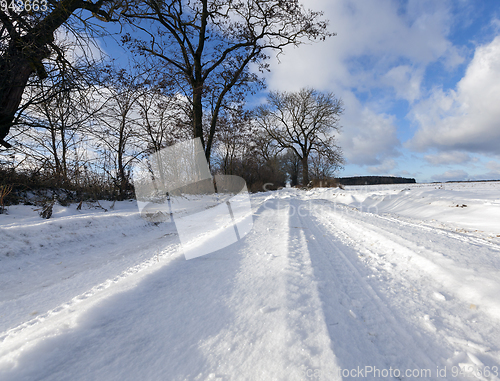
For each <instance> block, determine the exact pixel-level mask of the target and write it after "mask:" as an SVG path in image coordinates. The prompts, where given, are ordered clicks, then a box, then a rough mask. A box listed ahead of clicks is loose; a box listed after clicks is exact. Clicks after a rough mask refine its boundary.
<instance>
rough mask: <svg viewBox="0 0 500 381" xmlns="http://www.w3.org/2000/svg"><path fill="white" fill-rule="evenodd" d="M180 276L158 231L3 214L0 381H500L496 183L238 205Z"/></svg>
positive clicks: (171, 235) (267, 196)
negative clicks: (243, 224) (227, 237)
mask: <svg viewBox="0 0 500 381" xmlns="http://www.w3.org/2000/svg"><path fill="white" fill-rule="evenodd" d="M251 202H252V213H253V220H254V224H253V229H252V231H251V232H250V233H249V234H248V235H246V236H245V237H244V238H243V239H242V240H241V241H239V242H237V243H235V244H233V245H230V246H228V247H226V248H224V249H221V250H219V251H217V252H214V253H212V254H209V255H206V256H202V257H198V258H195V259H192V260H188V261H186V260H185V258H184V255H183V252H182V247H181V245H180V242H179V237H178V235H177V233H176V229H175V226H174V225H173V224H172V223H156V224H154V223H151V222H148V221H146V220H144V219H142V218H140V215H139V212H138V209H137V205H136V203H135V202H132V201H125V202H117V203H116V204H115V205H114V208H113V209H111V203H108V202H101V205H102V206H103V207H104V208H106V209H107V211H104V210H103V209H96V208H92V207H90V206H85V205H84V208H83V209H82V210H81V211H77V210H76V205H71V206H69V207H62V206H56V207H55V208H54V214H53V217H52V218H51V219H50V220H42V219H41V218H40V217H39V216H38V213H37V211H34V210H33V208H34V207H31V206H24V205H20V206H11V207H10V208H9V209H8V215H0V380H2V381H7V380H106V381H112V380H120V381H128V380H131V381H132V380H134V381H135V380H225V381H226V380H342V379H344V380H350V379H352V380H354V379H358V380H360V379H366V380H407V379H408V380H410V379H415V380H500V182H488V183H472V182H471V183H456V184H411V185H408V184H405V185H390V186H389V185H380V186H364V187H361V186H358V187H355V186H353V187H346V189H345V190H341V189H329V188H321V189H314V190H311V191H307V192H306V191H300V190H295V189H283V190H281V191H277V192H266V193H260V194H255V195H252V196H251Z"/></svg>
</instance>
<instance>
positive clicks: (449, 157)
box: [424, 151, 472, 165]
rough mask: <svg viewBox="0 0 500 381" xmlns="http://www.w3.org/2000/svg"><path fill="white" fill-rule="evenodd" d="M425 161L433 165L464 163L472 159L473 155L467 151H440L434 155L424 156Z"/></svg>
mask: <svg viewBox="0 0 500 381" xmlns="http://www.w3.org/2000/svg"><path fill="white" fill-rule="evenodd" d="M424 159H425V161H427V162H428V163H429V164H432V165H446V164H464V163H467V162H469V161H471V160H472V159H471V157H470V155H469V154H468V153H466V152H460V151H454V152H440V153H438V154H434V155H426V156H424Z"/></svg>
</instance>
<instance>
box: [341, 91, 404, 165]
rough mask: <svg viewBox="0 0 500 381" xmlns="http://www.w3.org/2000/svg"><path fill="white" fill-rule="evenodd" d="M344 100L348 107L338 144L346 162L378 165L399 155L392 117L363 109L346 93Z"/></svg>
mask: <svg viewBox="0 0 500 381" xmlns="http://www.w3.org/2000/svg"><path fill="white" fill-rule="evenodd" d="M346 98H347V100H346V103H349V104H350V105H351V107H350V108H347V109H346V112H345V115H344V116H342V119H341V123H342V125H343V126H344V128H343V130H342V133H341V134H340V137H339V138H338V142H339V144H340V146H341V147H342V149H343V151H344V155H345V157H346V159H347V161H348V163H349V164H357V165H371V166H377V165H380V164H382V162H383V161H384V160H385V159H388V158H391V157H395V156H399V154H400V153H399V151H398V148H399V147H400V146H401V143H400V141H399V139H398V137H397V129H396V126H395V124H394V117H393V116H390V115H385V114H378V113H376V112H375V111H373V110H371V109H370V108H368V107H367V106H362V105H361V104H360V103H359V102H358V101H357V100H356V99H355V97H354V96H353V95H352V94H346Z"/></svg>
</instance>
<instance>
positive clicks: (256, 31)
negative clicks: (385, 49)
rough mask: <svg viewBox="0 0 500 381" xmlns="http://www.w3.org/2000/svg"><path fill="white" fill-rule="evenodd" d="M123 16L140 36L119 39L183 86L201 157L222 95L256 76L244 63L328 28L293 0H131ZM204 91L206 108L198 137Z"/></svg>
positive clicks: (261, 63) (261, 64) (262, 62)
mask: <svg viewBox="0 0 500 381" xmlns="http://www.w3.org/2000/svg"><path fill="white" fill-rule="evenodd" d="M124 16H125V17H127V18H128V19H129V20H130V22H131V23H132V24H133V25H134V26H135V27H137V28H140V29H141V30H142V32H141V35H142V37H141V38H137V37H136V38H132V37H131V36H126V37H125V38H124V41H125V42H126V43H129V44H130V45H131V46H132V47H133V48H134V49H135V50H136V51H137V52H138V53H140V54H143V55H145V56H147V57H150V58H154V59H156V62H162V63H163V64H165V65H168V66H169V67H171V68H173V73H174V75H175V76H176V78H178V80H179V81H180V82H182V83H183V84H186V85H187V86H186V87H187V88H188V90H189V91H190V94H189V96H190V98H191V100H192V121H193V136H194V137H199V138H200V139H201V140H202V143H203V145H204V148H205V153H206V157H207V160H209V159H210V154H211V149H212V144H213V139H214V136H215V131H216V126H217V120H218V116H219V113H220V111H221V108H223V107H224V103H225V99H227V96H228V95H229V94H230V93H232V92H234V91H235V89H241V88H242V87H244V86H250V87H251V85H252V83H255V82H256V81H258V76H257V75H256V74H255V72H252V71H250V70H249V66H250V65H251V64H254V65H255V66H256V67H257V68H258V69H260V70H266V69H267V64H266V59H267V58H268V54H270V53H271V52H273V51H274V52H276V53H279V52H281V51H282V49H283V48H284V47H286V46H288V45H299V44H301V43H303V42H305V41H307V40H313V39H324V38H325V37H327V36H330V35H332V34H331V33H329V32H328V31H327V22H326V21H324V20H322V19H321V17H322V13H321V12H314V11H311V10H308V9H305V8H304V7H303V6H302V5H301V4H300V3H299V1H298V0H286V1H283V0H232V1H224V0H189V1H188V0H170V1H163V0H146V1H144V2H141V3H137V4H136V5H134V6H130V7H129V8H128V9H127V11H126V12H124ZM208 98H210V99H211V101H212V110H211V118H210V122H209V123H210V126H209V128H208V134H207V136H206V139H205V136H204V133H203V131H204V128H203V113H204V105H205V107H207V106H206V104H205V103H204V102H205V100H207V99H208Z"/></svg>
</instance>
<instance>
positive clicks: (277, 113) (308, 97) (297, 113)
mask: <svg viewBox="0 0 500 381" xmlns="http://www.w3.org/2000/svg"><path fill="white" fill-rule="evenodd" d="M267 100H268V103H267V104H266V105H264V106H261V107H260V108H259V109H258V112H257V115H258V117H257V119H256V120H257V123H258V124H259V125H260V126H261V127H262V128H263V129H264V130H265V131H266V133H267V135H268V138H269V140H270V141H274V142H275V143H276V144H277V145H278V146H279V147H281V148H282V149H290V150H292V151H293V152H294V153H295V155H297V157H298V158H299V159H300V161H301V164H302V182H303V184H304V185H307V184H308V183H309V157H310V154H311V152H315V153H316V154H318V155H320V156H322V157H323V158H324V159H325V160H328V161H329V162H330V163H331V164H332V165H335V166H340V165H342V163H343V162H344V159H343V157H342V150H341V149H340V147H338V146H337V144H336V136H335V134H338V133H339V132H340V126H339V120H340V115H341V114H342V112H343V106H342V100H341V99H338V98H335V96H334V95H333V94H332V93H321V92H318V91H316V90H313V89H301V90H300V91H298V92H295V93H293V92H292V93H290V92H271V93H270V94H269V96H268V99H267Z"/></svg>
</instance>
